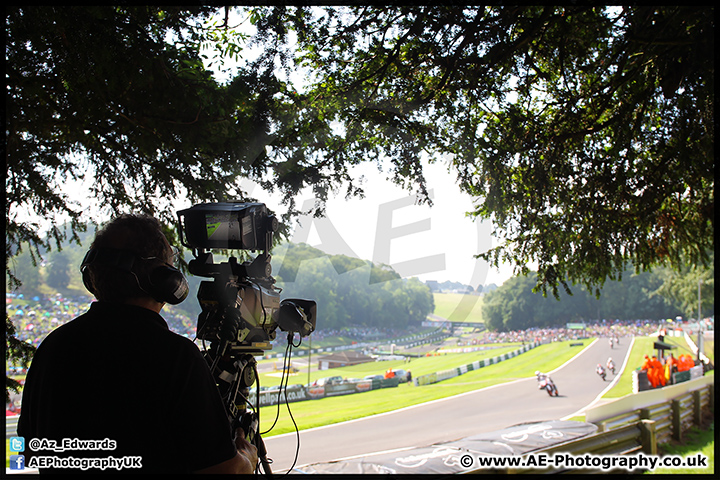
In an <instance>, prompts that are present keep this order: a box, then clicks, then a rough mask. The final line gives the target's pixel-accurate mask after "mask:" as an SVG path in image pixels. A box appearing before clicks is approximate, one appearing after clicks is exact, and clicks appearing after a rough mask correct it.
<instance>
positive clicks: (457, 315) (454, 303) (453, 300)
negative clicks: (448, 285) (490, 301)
mask: <svg viewBox="0 0 720 480" xmlns="http://www.w3.org/2000/svg"><path fill="white" fill-rule="evenodd" d="M433 297H434V299H435V312H434V313H435V315H437V316H439V317H442V318H446V319H448V320H451V321H453V322H482V321H483V320H482V315H481V310H482V297H481V296H479V295H463V294H461V293H435V294H433Z"/></svg>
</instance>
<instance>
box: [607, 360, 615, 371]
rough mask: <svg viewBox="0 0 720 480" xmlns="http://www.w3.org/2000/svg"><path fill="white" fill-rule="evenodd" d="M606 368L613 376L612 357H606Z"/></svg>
mask: <svg viewBox="0 0 720 480" xmlns="http://www.w3.org/2000/svg"><path fill="white" fill-rule="evenodd" d="M607 368H608V370H610V371H611V372H612V373H613V375H614V374H615V362H613V359H612V357H608V361H607Z"/></svg>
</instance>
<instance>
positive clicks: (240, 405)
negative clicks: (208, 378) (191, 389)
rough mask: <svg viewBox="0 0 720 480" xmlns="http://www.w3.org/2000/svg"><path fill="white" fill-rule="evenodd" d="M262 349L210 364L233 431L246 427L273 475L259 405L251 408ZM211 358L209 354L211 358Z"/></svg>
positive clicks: (259, 455) (237, 354) (250, 438)
mask: <svg viewBox="0 0 720 480" xmlns="http://www.w3.org/2000/svg"><path fill="white" fill-rule="evenodd" d="M211 350H212V349H211ZM258 353H262V351H259V352H254V353H250V352H249V351H242V350H241V351H239V352H237V353H229V354H226V355H225V356H223V357H222V358H216V359H215V360H213V361H212V362H210V366H211V371H212V373H213V376H214V377H215V381H216V383H217V385H218V389H219V390H220V395H221V396H222V399H223V401H224V403H225V408H226V410H227V414H228V419H229V420H230V425H231V426H232V431H233V432H236V431H237V428H238V427H240V428H242V430H243V432H244V433H245V435H246V438H247V440H248V442H250V443H251V444H253V445H255V447H256V448H257V452H258V459H259V460H260V463H261V465H262V467H263V471H264V472H265V474H266V475H272V471H271V469H270V462H269V461H268V458H267V450H266V449H265V443H264V442H263V439H262V437H261V436H260V430H259V417H258V413H257V412H258V410H257V408H256V409H255V411H250V410H248V408H247V407H248V397H249V394H250V387H251V386H252V385H253V384H254V383H255V382H256V380H257V361H256V360H255V355H256V354H258ZM206 355H208V354H206ZM210 358H211V357H210V356H209V355H208V359H210ZM258 400H259V392H258Z"/></svg>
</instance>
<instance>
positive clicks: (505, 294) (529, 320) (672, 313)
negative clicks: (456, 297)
mask: <svg viewBox="0 0 720 480" xmlns="http://www.w3.org/2000/svg"><path fill="white" fill-rule="evenodd" d="M711 256H713V254H711ZM686 270H687V271H685V272H672V271H670V270H669V269H658V270H656V271H653V272H642V273H639V274H632V272H626V274H625V275H624V276H623V279H622V281H612V282H607V283H606V284H605V286H604V288H603V290H602V294H601V295H600V296H599V297H597V296H596V295H595V294H594V293H590V292H588V290H587V289H586V288H584V287H579V286H575V288H574V289H573V294H572V295H570V294H568V293H567V292H565V291H562V292H560V294H559V298H558V299H556V298H554V297H553V296H551V295H548V296H543V295H542V294H541V293H536V292H535V291H534V287H535V286H536V285H537V279H536V278H535V276H536V275H537V274H536V273H535V272H530V273H529V274H528V275H527V276H517V277H513V278H511V279H509V280H507V281H506V282H505V283H503V285H502V286H500V287H498V289H497V290H494V291H492V292H489V293H487V294H486V295H485V297H484V299H483V309H482V315H483V320H484V321H485V324H486V326H487V328H488V329H489V330H494V331H508V330H524V329H527V328H532V327H540V328H542V327H553V326H562V325H564V324H566V323H568V322H581V321H596V320H603V319H606V320H616V319H619V320H637V319H650V320H660V319H664V318H672V319H674V318H675V317H676V316H678V315H680V316H683V317H684V318H686V319H687V318H696V317H697V313H698V310H697V308H698V288H700V289H701V300H702V312H701V313H702V316H703V317H707V316H711V315H714V310H715V307H714V268H712V267H711V268H695V267H689V268H688V269H686Z"/></svg>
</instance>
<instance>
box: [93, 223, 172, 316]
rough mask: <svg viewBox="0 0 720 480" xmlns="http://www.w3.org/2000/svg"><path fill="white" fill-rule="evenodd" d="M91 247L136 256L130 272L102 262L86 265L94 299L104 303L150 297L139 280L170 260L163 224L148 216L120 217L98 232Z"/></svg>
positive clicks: (169, 250)
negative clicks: (114, 250)
mask: <svg viewBox="0 0 720 480" xmlns="http://www.w3.org/2000/svg"><path fill="white" fill-rule="evenodd" d="M91 248H96V249H104V248H111V249H116V250H123V251H126V252H132V253H133V254H135V256H136V259H135V262H134V263H133V267H132V271H131V272H123V271H120V270H118V269H116V268H113V267H109V266H107V265H103V264H102V263H97V264H91V265H89V266H88V273H89V278H90V281H91V282H92V285H93V288H94V293H95V297H97V299H98V300H101V301H107V302H124V301H126V300H127V299H129V298H137V297H147V296H149V295H148V294H147V293H145V292H144V291H143V290H142V289H141V288H140V283H139V279H144V278H147V276H148V274H149V272H150V270H151V269H152V268H153V267H156V266H157V265H162V264H163V263H170V262H171V261H172V250H171V248H170V246H169V244H168V242H167V239H166V238H165V235H164V234H163V231H162V225H161V224H160V222H159V221H158V220H157V219H156V218H154V217H151V216H148V215H138V214H123V215H120V216H119V217H117V218H115V219H114V220H112V221H111V222H110V223H108V224H107V225H105V226H104V227H103V228H102V229H101V230H99V231H98V232H97V234H96V235H95V240H94V241H93V243H92V245H91Z"/></svg>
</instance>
